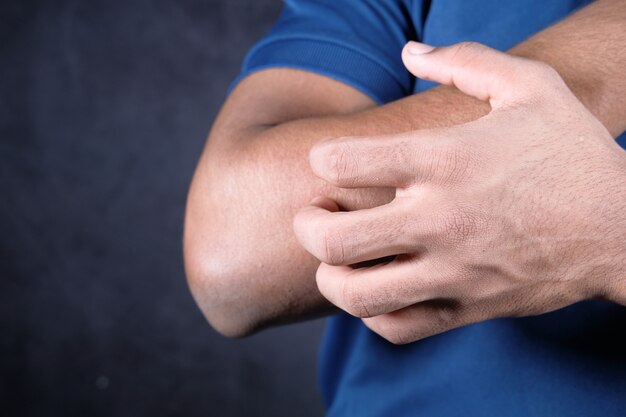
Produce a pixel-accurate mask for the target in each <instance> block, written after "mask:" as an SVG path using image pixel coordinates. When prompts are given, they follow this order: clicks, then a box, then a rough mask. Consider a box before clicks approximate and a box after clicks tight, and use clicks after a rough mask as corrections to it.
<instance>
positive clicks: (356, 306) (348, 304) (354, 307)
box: [341, 278, 371, 318]
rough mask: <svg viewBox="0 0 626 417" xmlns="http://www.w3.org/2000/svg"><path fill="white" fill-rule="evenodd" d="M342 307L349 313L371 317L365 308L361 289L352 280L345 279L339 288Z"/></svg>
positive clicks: (361, 316)
mask: <svg viewBox="0 0 626 417" xmlns="http://www.w3.org/2000/svg"><path fill="white" fill-rule="evenodd" d="M341 302H342V308H343V309H344V310H345V311H346V312H347V313H349V314H351V315H353V316H355V317H360V318H365V317H371V316H370V314H369V310H368V308H367V305H366V302H365V297H364V294H363V291H361V290H360V289H359V288H358V287H357V286H356V285H355V284H354V280H350V279H349V278H347V279H345V280H344V282H343V286H342V289H341Z"/></svg>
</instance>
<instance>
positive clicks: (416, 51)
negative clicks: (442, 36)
mask: <svg viewBox="0 0 626 417" xmlns="http://www.w3.org/2000/svg"><path fill="white" fill-rule="evenodd" d="M434 49H435V47H434V46H432V45H428V44H425V43H422V42H417V41H409V42H407V44H406V45H405V46H404V50H405V51H406V53H407V54H408V55H411V56H416V55H423V54H427V53H429V52H432V51H433V50H434Z"/></svg>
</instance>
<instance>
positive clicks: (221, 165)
mask: <svg viewBox="0 0 626 417" xmlns="http://www.w3.org/2000/svg"><path fill="white" fill-rule="evenodd" d="M470 3H472V4H470ZM586 3H587V2H584V1H565V0H563V1H561V0H559V1H553V2H539V1H531V0H529V1H519V2H497V1H484V2H478V4H475V3H473V2H454V1H446V0H433V1H430V2H423V1H410V0H404V1H403V0H396V1H374V0H371V1H353V2H348V1H304V0H300V1H287V2H286V3H285V9H284V11H283V14H282V16H281V18H280V21H279V22H278V24H277V25H276V26H275V27H274V29H273V31H272V32H271V33H270V34H269V35H268V36H267V37H266V38H265V39H264V40H262V41H261V42H260V43H259V44H257V46H256V47H255V48H254V49H253V50H252V51H251V52H250V53H249V54H248V57H247V59H246V62H245V63H244V71H243V73H242V75H241V77H239V79H238V81H237V83H236V86H235V88H234V89H233V91H232V93H231V94H230V96H229V98H228V100H227V101H226V103H225V104H224V107H223V109H222V111H221V113H220V115H219V116H218V118H217V120H216V122H215V125H214V127H213V129H212V132H211V134H210V137H209V141H208V144H207V148H206V150H205V152H204V153H203V155H202V158H201V160H200V162H199V164H198V168H197V172H196V174H195V177H194V180H193V184H192V186H191V190H190V195H189V203H188V209H187V215H186V224H185V264H186V269H187V275H188V279H189V283H190V286H191V289H192V292H193V294H194V296H195V298H196V300H197V302H198V304H199V305H200V307H201V308H202V310H203V312H204V313H205V315H206V316H207V319H208V320H209V321H210V322H211V324H212V325H213V326H214V327H215V328H216V329H217V330H218V331H220V332H222V333H223V334H225V335H228V336H242V335H245V334H249V333H251V332H253V331H255V330H258V329H260V328H262V327H264V326H267V325H270V324H278V323H282V322H286V321H289V320H295V319H303V318H307V317H312V316H315V315H320V314H329V313H336V312H337V311H338V310H337V307H338V308H339V309H341V310H344V311H347V312H348V313H351V314H345V313H341V314H337V315H335V316H333V317H332V318H331V319H330V323H329V328H328V331H327V335H326V338H325V341H324V346H323V352H322V375H321V380H322V385H323V393H324V397H325V400H326V402H327V405H328V414H329V415H360V416H367V415H376V416H378V415H385V416H387V415H393V416H402V415H434V416H447V415H459V414H461V413H463V414H464V415H520V416H521V415H624V413H625V412H626V411H625V410H626V355H625V354H624V352H626V343H625V342H624V341H622V339H623V338H622V337H621V335H622V334H623V333H624V331H625V330H626V309H624V307H623V305H624V304H626V284H625V283H624V279H625V274H626V273H625V271H626V265H625V259H626V257H624V254H625V253H624V251H625V247H626V245H625V244H624V242H625V239H626V187H625V186H624V184H626V162H625V161H626V156H625V153H624V152H623V150H622V149H620V148H619V147H618V146H617V144H616V142H615V141H614V140H613V137H617V136H618V135H620V134H621V133H622V132H623V131H624V129H625V128H626V99H625V97H626V95H625V94H624V93H625V92H626V76H625V75H624V74H626V71H624V65H625V64H626V4H625V3H626V2H623V1H609V0H607V1H598V2H596V3H593V4H590V5H586ZM585 5H586V7H584V8H582V9H581V10H579V11H578V12H576V13H574V14H571V13H572V11H573V10H574V9H576V8H578V7H581V6H585ZM560 19H564V20H562V21H561V22H560V23H556V24H554V23H555V22H557V21H559V20H560ZM550 25H552V26H550ZM535 33H536V34H535ZM532 34H535V35H534V36H532V37H531V38H530V39H526V38H527V37H528V36H530V35H532ZM415 38H417V39H420V40H421V41H422V42H426V43H429V44H432V45H452V46H448V47H441V48H434V47H432V46H428V45H426V44H424V43H419V42H412V43H409V44H406V43H407V41H409V40H411V39H415ZM525 39H526V40H525ZM468 40H473V41H478V42H481V43H483V44H486V45H489V46H491V47H493V48H496V49H500V50H507V49H509V48H511V49H509V54H503V53H500V52H496V51H494V50H492V49H490V48H487V47H485V46H482V45H477V44H458V43H459V42H463V41H468ZM405 44H406V46H405ZM455 44H456V45H455ZM401 56H402V60H403V61H402V60H401V59H400V57H401ZM402 62H404V65H405V66H406V67H407V69H408V70H409V71H411V73H413V75H415V76H416V77H419V78H418V79H413V78H411V77H410V74H409V73H408V72H406V70H405V69H404V68H403V66H402ZM425 80H433V81H435V82H439V83H443V84H447V85H448V86H438V87H435V88H430V87H431V86H432V83H430V82H427V81H425ZM455 87H456V88H455ZM427 89H428V91H426V90H427ZM413 93H417V94H413ZM376 104H380V105H381V106H376ZM329 138H342V139H331V140H329ZM623 139H624V138H623V137H620V138H618V141H619V143H621V144H623V143H624V140H623ZM309 154H310V155H309ZM309 203H310V204H309ZM294 230H295V233H294ZM305 249H306V250H305ZM307 251H308V252H307ZM311 254H312V255H314V256H311ZM318 259H319V260H318ZM320 261H321V264H320ZM363 262H365V264H363ZM355 264H356V266H357V267H355V266H354V265H355ZM351 265H352V266H351ZM318 267H319V269H318ZM316 272H317V281H316ZM592 299H598V300H596V301H590V300H592ZM585 300H586V301H585ZM575 303H576V305H573V304H575ZM335 306H336V307H335ZM564 307H565V308H564ZM557 309H560V310H559V311H555V312H552V313H549V312H551V311H554V310H557ZM543 313H549V314H543ZM538 314H543V315H539V316H536V317H529V316H534V315H538ZM519 316H524V318H513V317H519ZM380 336H382V337H380ZM385 339H386V340H385ZM389 342H393V343H389ZM409 342H412V343H409ZM395 344H403V345H402V346H396V345H395Z"/></svg>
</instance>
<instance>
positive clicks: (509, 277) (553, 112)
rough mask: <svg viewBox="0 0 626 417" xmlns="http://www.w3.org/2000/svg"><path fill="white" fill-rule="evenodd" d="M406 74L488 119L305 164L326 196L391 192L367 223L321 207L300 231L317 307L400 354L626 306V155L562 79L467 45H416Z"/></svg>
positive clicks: (303, 214)
mask: <svg viewBox="0 0 626 417" xmlns="http://www.w3.org/2000/svg"><path fill="white" fill-rule="evenodd" d="M403 58H404V60H405V65H406V66H407V68H409V69H410V70H411V72H413V74H414V75H415V76H416V77H420V78H426V79H430V80H435V81H437V82H440V83H444V84H450V85H452V84H453V85H455V86H456V87H458V88H459V89H460V90H461V91H463V92H465V93H467V94H469V95H472V96H474V97H476V98H479V99H481V100H484V101H488V102H489V103H490V105H491V111H490V112H489V114H488V115H486V116H484V117H482V118H480V119H479V120H476V121H474V122H470V123H465V124H461V125H456V126H453V127H449V128H440V129H429V130H419V131H413V132H408V133H401V134H396V135H385V136H378V137H371V136H370V137H352V138H341V139H335V140H329V141H324V142H322V143H320V144H318V145H316V146H315V147H314V148H313V149H312V151H311V154H310V159H311V166H312V168H313V171H314V172H315V173H316V174H317V175H318V176H320V177H321V178H323V179H325V180H326V181H328V182H330V183H332V184H333V185H335V186H337V187H358V188H364V187H394V188H395V189H396V193H395V198H394V199H393V201H392V202H390V203H389V204H386V205H382V206H379V207H376V208H372V209H362V210H355V211H352V212H339V211H338V210H339V208H338V207H337V206H336V204H335V203H334V202H333V201H332V200H330V199H326V198H318V199H315V200H314V202H313V204H312V205H310V206H308V207H305V208H304V209H302V210H301V211H300V212H299V213H298V214H297V215H296V217H295V220H294V228H295V231H296V235H297V236H298V238H299V240H300V242H301V243H302V245H303V246H304V247H305V248H307V250H308V251H309V252H310V253H312V254H313V255H314V256H315V257H316V258H318V259H320V260H321V261H322V264H321V265H320V267H319V268H318V271H317V284H318V288H319V289H320V291H321V292H322V294H323V295H324V296H325V297H326V298H327V299H328V300H330V301H331V302H333V304H335V305H336V306H338V307H339V308H341V309H342V310H345V311H346V312H348V313H350V314H352V315H354V316H357V317H361V318H363V322H364V323H365V324H366V325H367V326H368V327H369V328H370V329H371V330H373V331H374V332H376V333H378V334H379V335H381V336H382V337H384V338H385V339H387V340H389V341H390V342H393V343H398V344H402V343H408V342H412V341H415V340H418V339H421V338H424V337H427V336H430V335H433V334H436V333H440V332H443V331H446V330H450V329H452V328H455V327H459V326H463V325H466V324H470V323H475V322H479V321H483V320H488V319H493V318H497V317H511V316H527V315H535V314H541V313H546V312H549V311H552V310H555V309H558V308H561V307H565V306H567V305H570V304H573V303H576V302H578V301H582V300H587V299H590V298H605V299H608V300H611V301H615V302H619V303H622V304H623V305H626V245H625V244H624V242H626V187H625V184H626V152H624V151H623V150H622V149H621V148H620V147H619V146H618V145H617V144H616V142H615V141H614V140H613V137H612V136H611V135H610V133H609V132H608V131H607V130H606V128H605V127H604V126H603V125H602V123H600V121H599V120H598V119H597V118H596V117H594V116H593V115H592V114H591V113H590V112H589V110H588V109H587V108H586V107H585V106H584V105H583V104H582V103H581V102H580V101H579V100H578V99H577V98H576V96H575V95H574V94H573V93H572V92H571V91H570V90H569V88H568V87H567V85H566V84H565V83H564V82H563V80H562V79H561V77H560V76H559V75H558V73H557V72H556V71H554V70H553V69H552V68H551V67H549V66H548V65H545V64H543V63H540V62H538V61H532V60H529V59H524V58H519V57H513V56H510V55H507V54H504V53H501V52H497V51H495V50H492V49H489V48H487V47H485V46H482V45H478V44H459V45H454V46H452V47H443V48H433V47H430V46H427V45H423V44H417V43H412V44H409V45H408V46H407V47H406V48H405V51H404V54H403ZM503 126H507V128H506V129H503V128H502V127H503ZM396 255H397V256H396ZM389 256H396V257H395V258H394V259H393V260H392V261H390V262H385V263H382V264H380V263H379V264H377V265H374V266H369V267H361V268H353V267H352V266H350V265H354V264H357V263H361V262H364V261H371V260H375V259H378V258H382V257H389Z"/></svg>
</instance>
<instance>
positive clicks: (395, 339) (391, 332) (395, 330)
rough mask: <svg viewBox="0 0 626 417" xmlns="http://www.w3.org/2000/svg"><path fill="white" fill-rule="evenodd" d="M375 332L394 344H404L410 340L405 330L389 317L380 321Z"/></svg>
mask: <svg viewBox="0 0 626 417" xmlns="http://www.w3.org/2000/svg"><path fill="white" fill-rule="evenodd" d="M376 333H378V334H379V335H380V336H381V337H383V338H384V339H385V340H387V341H388V342H390V343H393V344H394V345H406V344H407V343H410V342H412V340H411V338H410V337H409V335H408V334H407V332H406V331H405V330H404V329H402V328H400V326H398V324H397V323H396V322H395V321H394V320H393V319H392V318H389V317H385V318H384V320H381V321H380V323H379V326H378V328H377V331H376Z"/></svg>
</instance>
